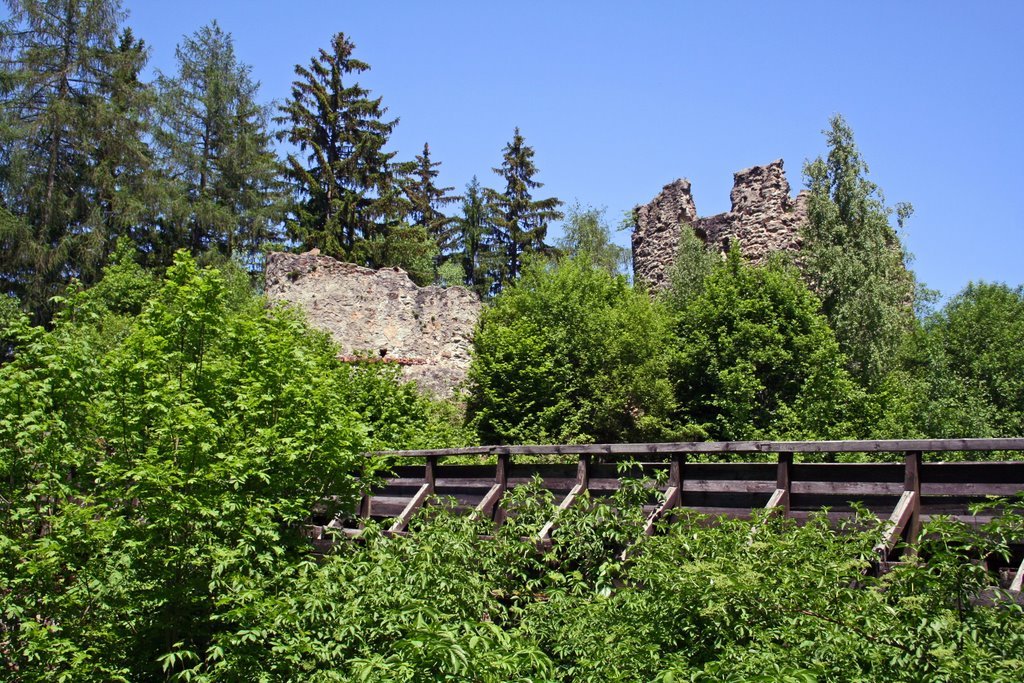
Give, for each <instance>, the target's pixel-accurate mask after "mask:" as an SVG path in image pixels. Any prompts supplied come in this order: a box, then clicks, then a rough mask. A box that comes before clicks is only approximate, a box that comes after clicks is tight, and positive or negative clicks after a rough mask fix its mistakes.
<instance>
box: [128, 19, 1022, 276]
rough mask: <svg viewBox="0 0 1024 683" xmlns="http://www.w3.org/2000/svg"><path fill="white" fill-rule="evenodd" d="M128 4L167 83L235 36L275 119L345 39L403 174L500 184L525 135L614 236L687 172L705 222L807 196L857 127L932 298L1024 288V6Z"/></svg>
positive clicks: (547, 168)
mask: <svg viewBox="0 0 1024 683" xmlns="http://www.w3.org/2000/svg"><path fill="white" fill-rule="evenodd" d="M124 4H125V7H126V9H128V10H129V12H130V16H129V18H128V21H127V24H128V25H129V26H131V27H132V28H133V29H134V30H135V32H136V34H137V35H138V36H139V37H141V38H143V39H145V41H146V42H147V44H148V46H149V49H150V70H151V71H152V70H155V69H159V70H161V71H163V72H165V73H171V72H173V69H174V48H175V45H176V44H178V43H179V42H180V41H181V40H182V37H183V36H185V35H186V34H191V33H192V32H194V31H195V30H196V29H198V28H199V27H200V26H202V25H203V24H206V23H208V22H209V21H211V20H214V19H216V20H217V21H218V22H219V24H220V25H221V26H222V27H223V28H224V30H226V31H229V32H231V33H232V34H233V36H234V40H235V46H236V50H237V53H238V57H239V59H240V60H241V61H242V62H244V63H247V64H251V65H252V75H253V77H254V78H255V79H256V80H258V81H260V82H261V84H262V90H261V99H262V100H264V101H269V100H277V101H279V102H280V101H283V100H284V99H285V98H286V97H287V95H288V92H289V86H290V83H291V81H292V80H293V71H292V70H293V67H294V65H296V64H306V63H308V62H309V60H310V59H311V58H312V57H313V56H314V54H315V53H316V51H317V50H318V49H320V48H325V47H328V46H329V44H330V39H331V36H332V35H333V34H334V33H335V32H338V31H344V32H345V34H346V36H348V37H350V38H351V40H352V41H353V42H354V43H355V45H356V52H355V54H356V56H357V57H358V58H359V59H361V60H363V61H365V62H367V63H369V64H370V65H371V67H372V69H371V70H370V71H369V72H366V73H364V74H361V75H360V78H359V82H360V84H361V85H363V86H364V87H366V88H368V89H369V90H370V91H371V92H372V93H373V95H375V96H377V95H379V96H382V97H383V98H384V101H383V104H384V106H386V107H388V109H389V115H391V116H393V117H398V118H400V124H399V125H398V126H397V128H396V129H395V133H394V135H393V136H392V139H391V147H392V149H394V150H397V151H398V156H397V157H396V158H402V159H408V160H411V159H412V158H413V157H414V156H415V155H416V154H417V153H419V151H420V150H422V148H423V143H424V142H429V144H430V149H431V153H432V155H433V158H434V159H435V160H436V161H440V162H442V166H441V167H440V177H439V183H440V184H441V185H444V186H448V185H451V186H455V187H456V188H457V190H458V191H461V190H462V188H463V187H464V186H465V184H466V183H467V182H469V180H470V178H471V177H472V176H473V175H477V176H479V177H480V181H481V183H482V184H483V185H485V186H492V187H496V186H497V185H498V183H499V181H500V179H499V178H497V177H496V176H495V175H494V174H493V173H491V171H490V169H491V168H492V167H494V166H497V165H498V163H499V162H500V159H501V150H502V146H503V145H504V144H505V143H506V142H507V141H508V139H509V138H510V135H511V133H512V130H513V128H514V127H515V126H519V127H520V128H521V129H522V132H523V135H524V136H525V138H526V140H527V142H528V144H530V145H531V146H533V147H534V149H535V150H536V159H535V161H536V164H537V167H538V169H539V174H538V180H540V181H541V182H543V183H544V184H545V186H544V188H543V190H542V192H543V193H544V196H557V197H559V198H561V199H563V200H565V201H567V202H572V201H573V200H579V201H580V202H582V203H584V204H591V205H595V206H598V207H606V208H607V210H608V216H609V218H610V219H611V220H612V221H613V222H614V221H617V220H618V218H619V216H620V215H622V214H623V212H625V211H627V210H629V209H630V208H632V207H633V206H634V205H636V204H639V203H645V202H647V201H649V200H650V199H651V198H652V197H653V196H654V195H655V194H657V192H658V191H659V189H660V188H661V187H662V185H664V184H665V183H668V182H670V181H672V180H674V179H675V178H677V177H680V176H686V177H689V178H690V179H691V180H692V181H693V184H694V196H695V198H696V202H697V208H698V211H699V212H700V213H701V214H702V215H710V214H714V213H717V212H720V211H725V210H727V209H728V208H729V190H730V189H731V184H732V174H733V173H734V172H735V171H738V170H740V169H742V168H746V167H749V166H752V165H756V164H764V163H768V162H769V161H772V160H774V159H776V158H779V157H782V158H784V159H785V160H786V163H787V171H788V175H789V180H790V183H791V185H792V186H793V191H794V192H795V191H796V190H797V189H799V188H800V187H801V186H802V184H803V180H802V176H801V168H802V165H803V162H804V161H805V160H807V159H812V158H814V157H816V156H818V155H819V154H822V153H824V151H825V142H824V137H823V136H822V135H821V132H820V131H821V130H822V129H823V128H825V127H827V125H828V120H829V117H830V116H831V115H833V114H835V113H841V114H842V115H843V116H844V117H845V118H846V120H847V121H848V122H849V124H850V125H851V127H852V128H853V130H854V131H855V133H856V136H857V143H858V145H859V147H860V149H861V151H862V153H863V155H864V158H865V159H866V160H867V162H868V164H869V165H870V168H871V171H872V174H871V178H872V180H874V181H875V182H876V183H877V184H878V185H879V186H880V187H881V188H883V189H884V190H885V192H886V199H887V200H888V202H889V203H890V204H894V203H895V202H898V201H908V202H911V203H912V204H913V205H914V208H915V210H916V212H915V215H914V216H913V218H912V219H911V220H910V222H909V223H908V225H907V231H906V235H905V240H906V243H907V245H908V247H909V249H910V250H911V251H912V252H913V253H914V254H915V256H916V257H917V259H916V261H915V263H914V268H915V269H916V270H917V272H918V275H919V277H920V278H921V279H922V280H923V281H924V282H925V283H926V284H928V285H929V286H931V287H934V288H937V289H939V290H940V291H941V292H942V293H943V294H944V295H946V296H949V295H952V294H954V293H955V292H956V291H958V290H959V289H960V288H962V287H963V286H964V285H965V284H966V283H967V282H968V281H970V280H979V279H985V280H1002V281H1006V282H1009V283H1011V284H1019V283H1020V282H1022V281H1024V266H1022V265H1021V263H1020V259H1019V255H1020V254H1021V253H1024V218H1022V214H1021V213H1020V212H1019V211H1016V210H1014V205H1013V200H1014V198H1015V197H1017V196H1018V195H1019V188H1020V187H1021V186H1022V185H1024V166H1022V165H1021V164H1020V163H1019V160H1020V159H1021V158H1022V157H1024V133H1022V132H1021V128H1020V126H1019V120H1020V116H1021V112H1022V109H1024V106H1022V105H1024V87H1022V86H1024V60H1021V59H1020V52H1019V47H1017V45H1018V43H1019V40H1018V39H1019V36H1018V35H1017V32H1018V30H1019V26H1021V25H1022V22H1024V4H1021V3H1019V2H1014V1H1005V2H992V3H983V4H982V3H979V4H977V5H964V4H962V3H953V2H946V1H939V2H928V3H924V2H910V3H899V4H891V3H879V2H869V3H858V4H857V5H855V6H853V5H844V4H835V5H833V4H820V3H786V4H784V5H781V6H780V5H775V4H762V3H753V2H749V3H724V4H723V3H670V2H645V3H636V4H632V5H623V4H620V3H611V2H588V3H577V2H566V3H540V2H519V3H515V4H511V5H510V4H492V3H480V2H443V3H414V2H399V3H394V4H391V5H388V6H387V7H386V8H382V7H381V6H380V5H378V4H376V3H323V2H313V1H311V0H294V1H293V2H288V3H276V2H274V3H272V2H256V3H253V2H239V1H237V0H235V1H222V2H216V3H210V2H208V1H206V0H202V1H200V0H181V1H180V2H176V3H160V2H148V1H143V0H126V2H125V3H124ZM557 236H558V231H557V230H555V231H554V232H553V234H552V235H551V238H552V239H555V238H557ZM617 239H618V240H619V241H620V242H621V243H623V244H625V243H628V234H627V233H620V234H619V235H618V236H617Z"/></svg>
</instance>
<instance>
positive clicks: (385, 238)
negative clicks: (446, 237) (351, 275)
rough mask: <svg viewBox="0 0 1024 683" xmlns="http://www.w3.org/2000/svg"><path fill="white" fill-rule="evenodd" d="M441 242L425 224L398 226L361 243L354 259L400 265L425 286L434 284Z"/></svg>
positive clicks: (376, 264) (393, 265) (354, 254)
mask: <svg viewBox="0 0 1024 683" xmlns="http://www.w3.org/2000/svg"><path fill="white" fill-rule="evenodd" d="M438 254H439V252H438V249H437V242H435V241H434V238H433V237H431V236H430V234H429V233H428V232H427V229H426V228H424V227H423V226H422V225H404V224H402V225H398V226H395V227H393V228H391V229H390V230H388V232H387V234H386V235H382V236H378V237H374V238H372V239H369V240H364V241H362V242H360V243H359V244H358V245H357V246H356V248H355V249H353V251H352V253H351V255H350V258H351V259H352V260H353V261H355V262H356V263H371V264H374V265H375V266H377V267H380V268H384V267H398V268H401V269H402V270H404V271H405V272H407V273H408V274H409V278H410V279H412V281H413V282H415V283H416V284H417V285H420V286H421V287H423V286H426V285H432V284H434V280H435V277H436V275H435V274H436V269H435V263H436V262H437V259H438Z"/></svg>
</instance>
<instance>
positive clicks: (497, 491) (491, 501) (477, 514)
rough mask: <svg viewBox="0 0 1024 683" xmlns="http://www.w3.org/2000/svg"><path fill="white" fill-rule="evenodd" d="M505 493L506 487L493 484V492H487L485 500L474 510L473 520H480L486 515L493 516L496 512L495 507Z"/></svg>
mask: <svg viewBox="0 0 1024 683" xmlns="http://www.w3.org/2000/svg"><path fill="white" fill-rule="evenodd" d="M504 493H505V487H503V486H502V485H501V484H497V483H496V484H492V485H491V490H490V491H488V492H487V495H485V496H484V499H483V500H481V501H480V504H479V505H477V506H476V509H475V510H473V519H480V518H481V517H483V516H484V515H491V514H492V513H493V511H494V507H495V506H496V505H497V504H498V501H499V500H501V496H502V495H503V494H504Z"/></svg>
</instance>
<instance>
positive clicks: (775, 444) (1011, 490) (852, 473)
mask: <svg viewBox="0 0 1024 683" xmlns="http://www.w3.org/2000/svg"><path fill="white" fill-rule="evenodd" d="M953 452H957V453H965V452H966V453H977V452H988V453H991V452H1008V453H1011V454H1013V455H1012V456H1011V457H1024V455H1018V454H1024V439H907V440H874V441H731V442H693V443H689V442H682V443H638V444H586V445H550V446H480V447H473V448H452V449H437V450H419V451H393V452H382V453H374V454H370V457H374V458H386V459H388V461H389V462H391V463H394V465H393V467H392V471H391V476H389V477H388V478H387V479H386V480H385V482H384V485H383V486H382V487H380V488H377V489H376V490H373V491H367V492H365V496H364V498H363V502H362V504H361V505H360V510H359V518H360V519H358V520H355V523H356V524H357V525H361V520H365V519H369V518H375V519H393V520H394V522H393V523H392V524H391V526H390V531H391V532H394V533H401V532H404V531H405V529H406V527H407V525H408V523H409V520H410V519H411V518H412V516H413V515H414V514H415V513H416V511H417V510H418V509H419V508H421V507H422V506H424V505H427V504H428V503H429V501H430V499H431V496H432V495H437V496H444V497H447V498H450V499H453V500H454V501H455V504H456V507H457V508H458V509H461V510H464V511H466V512H467V514H472V515H474V516H476V517H477V518H481V519H491V520H493V521H494V523H495V524H496V525H500V524H501V523H502V522H503V520H504V515H505V510H504V509H503V507H502V505H501V499H502V496H503V495H504V494H505V492H506V491H508V490H509V489H511V488H513V487H515V486H518V485H521V484H525V483H528V482H530V481H532V480H533V479H534V478H535V477H539V478H540V480H541V482H542V486H543V487H544V488H545V489H547V490H549V491H551V492H552V493H553V494H554V495H555V496H556V500H559V501H560V502H559V504H558V509H559V510H565V509H566V508H568V507H570V506H572V505H574V504H576V503H577V501H578V500H579V499H580V498H581V497H582V496H583V495H584V493H588V494H589V495H590V496H592V497H601V496H608V495H611V494H612V493H614V492H615V491H616V490H617V489H618V487H619V479H620V477H621V476H635V477H650V478H652V479H653V478H656V476H657V475H658V474H659V473H660V474H661V475H662V476H661V480H662V481H664V482H665V483H664V485H663V486H662V487H661V493H662V501H661V503H660V504H658V505H652V506H649V507H648V508H645V512H646V514H647V518H646V520H647V521H646V524H645V528H644V532H645V533H647V534H653V533H655V529H656V527H657V523H658V521H659V520H660V519H662V518H665V517H667V516H670V515H671V514H672V512H673V510H675V509H677V508H687V509H692V510H696V511H698V512H702V513H706V514H710V515H713V516H718V515H726V516H731V517H750V516H751V514H752V512H753V511H754V510H755V509H758V508H766V509H769V510H772V511H773V512H774V513H775V514H779V515H783V516H786V517H791V518H794V519H796V520H797V521H798V522H799V521H803V520H806V519H807V517H808V516H809V515H811V514H812V513H815V512H818V511H820V510H821V509H822V508H827V509H828V515H829V516H830V518H832V519H841V518H844V517H850V516H852V515H854V514H855V511H854V505H857V506H861V507H865V508H867V509H868V510H870V511H872V512H873V513H875V514H876V515H878V516H879V517H880V518H882V519H888V520H889V526H888V532H887V534H886V537H885V539H884V541H883V542H882V543H881V544H880V545H879V546H878V548H877V549H876V550H877V552H878V556H879V560H880V562H882V563H885V562H888V561H890V560H892V559H894V558H895V556H896V555H897V554H898V553H899V552H900V548H901V547H903V546H912V545H913V544H914V543H915V541H916V540H917V538H918V535H919V533H920V529H921V525H922V523H923V522H925V521H927V520H928V519H930V518H931V517H933V516H935V515H950V516H953V517H956V518H959V519H961V520H964V521H966V522H968V523H973V524H980V523H983V522H985V521H988V519H990V518H991V515H992V514H996V513H988V514H987V515H980V516H976V515H972V514H971V513H970V511H969V506H970V505H971V504H972V503H975V502H980V501H984V500H986V499H987V497H989V496H1013V495H1017V494H1021V493H1024V462H1021V461H1014V460H1006V461H983V462H975V461H969V462H962V461H957V462H944V461H942V454H943V453H953ZM840 453H868V454H897V455H898V456H899V460H897V461H895V462H893V461H884V458H883V459H875V460H873V461H871V462H851V463H836V462H818V461H815V462H806V461H803V460H805V459H804V458H801V457H800V456H801V455H802V454H815V455H814V458H813V459H814V460H821V459H828V454H840ZM744 454H747V455H750V454H776V458H775V459H774V460H775V461H774V462H770V461H759V462H745V461H742V460H743V458H742V456H743V455H744ZM926 454H928V457H926ZM693 455H699V456H701V457H700V458H699V459H698V458H691V457H690V456H693ZM716 455H717V456H720V457H719V458H716V459H718V460H719V461H716V462H708V461H707V460H708V459H709V457H714V456H716ZM536 456H549V457H547V458H538V457H536ZM550 456H560V457H558V458H552V457H550ZM572 456H575V458H576V462H574V463H571V462H564V460H565V459H566V457H570V458H571V457H572ZM414 458H415V459H418V461H417V462H416V463H415V464H411V463H409V461H410V459H414ZM451 458H459V459H460V460H461V461H462V464H445V463H444V460H446V459H448V460H450V459H451ZM552 459H556V460H562V462H554V463H552V462H545V461H544V460H552ZM761 459H762V460H763V456H762V458H761ZM467 460H469V461H471V463H470V464H467V463H466V462H465V461H467ZM622 460H629V461H631V463H632V465H633V466H632V467H631V468H630V469H629V471H628V473H627V474H625V475H623V474H620V472H619V468H618V465H617V464H616V463H617V462H619V461H622ZM405 463H409V464H405ZM334 525H335V526H337V525H338V522H335V524H334ZM556 528H557V514H556V515H555V516H554V517H553V518H552V519H551V520H550V521H549V522H548V523H547V524H545V525H544V526H543V528H542V529H541V531H540V533H539V534H538V538H537V541H538V543H541V544H543V543H549V542H550V541H551V538H552V534H553V532H554V530H555V529H556ZM1021 540H1022V541H1024V539H1021ZM901 542H902V543H901ZM1017 551H1018V552H1019V553H1021V554H1024V546H1020V547H1018V548H1017ZM1022 560H1024V558H1018V557H1016V556H1015V557H1014V558H1012V561H1013V562H1021V564H1020V566H1019V567H1018V568H1016V573H1015V575H1014V577H1013V581H1014V582H1015V583H1014V585H1016V586H1018V587H1019V586H1020V584H1021V582H1022V572H1024V562H1022Z"/></svg>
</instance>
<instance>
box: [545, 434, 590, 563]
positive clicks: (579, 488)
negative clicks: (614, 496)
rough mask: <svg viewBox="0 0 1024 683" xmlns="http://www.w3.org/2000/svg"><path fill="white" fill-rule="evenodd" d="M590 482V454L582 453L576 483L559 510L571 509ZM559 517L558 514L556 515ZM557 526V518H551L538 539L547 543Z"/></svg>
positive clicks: (559, 506) (577, 467)
mask: <svg viewBox="0 0 1024 683" xmlns="http://www.w3.org/2000/svg"><path fill="white" fill-rule="evenodd" d="M589 484H590V455H588V454H582V455H580V458H579V462H578V463H577V465H576V485H575V486H573V487H572V490H571V491H569V495H567V496H566V497H565V498H564V499H562V502H561V503H560V504H559V505H558V512H559V513H560V512H562V511H563V510H567V509H569V506H571V505H572V504H573V502H575V500H576V498H577V497H578V496H579V495H580V494H582V493H583V492H584V491H586V490H587V486H588V485H589ZM556 517H557V515H556ZM554 528H555V520H549V521H548V522H547V524H545V525H544V527H543V528H542V529H541V530H540V533H539V534H537V540H538V542H539V543H542V544H543V543H547V542H548V541H550V540H551V532H552V531H553V530H554Z"/></svg>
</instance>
